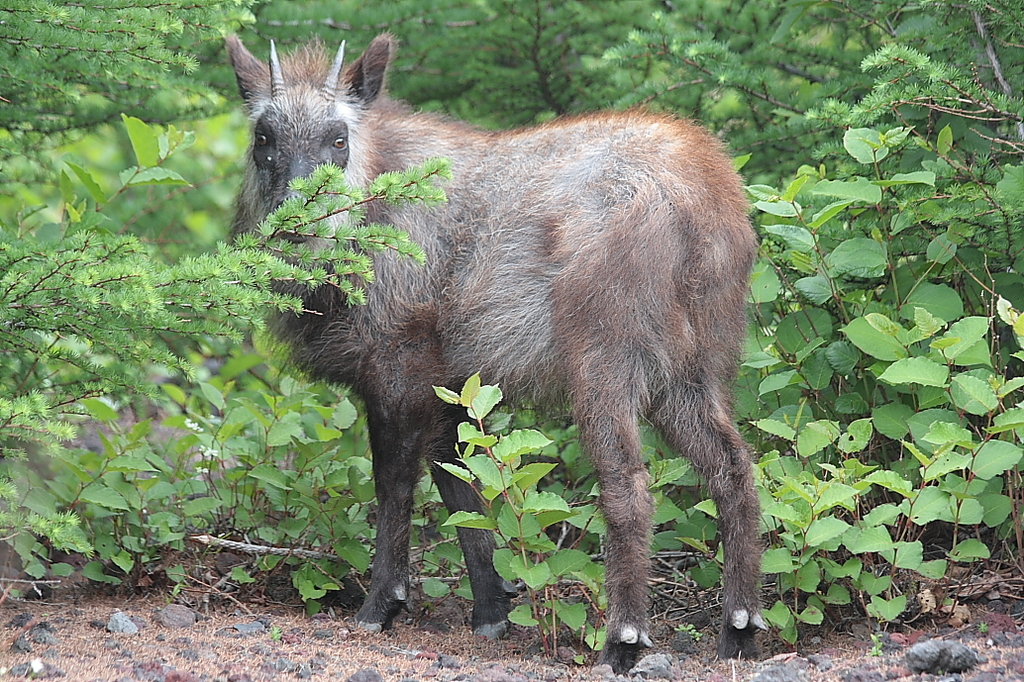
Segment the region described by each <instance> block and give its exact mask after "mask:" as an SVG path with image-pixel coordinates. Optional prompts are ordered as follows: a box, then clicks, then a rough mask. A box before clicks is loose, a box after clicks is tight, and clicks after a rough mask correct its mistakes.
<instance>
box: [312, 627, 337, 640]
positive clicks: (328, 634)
mask: <svg viewBox="0 0 1024 682" xmlns="http://www.w3.org/2000/svg"><path fill="white" fill-rule="evenodd" d="M313 638H314V639H334V630H332V629H330V628H325V629H323V630H313Z"/></svg>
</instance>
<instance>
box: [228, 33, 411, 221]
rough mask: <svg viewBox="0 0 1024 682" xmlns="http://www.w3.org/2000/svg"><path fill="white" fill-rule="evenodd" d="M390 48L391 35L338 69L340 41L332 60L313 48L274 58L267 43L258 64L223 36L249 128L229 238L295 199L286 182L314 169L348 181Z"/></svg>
mask: <svg viewBox="0 0 1024 682" xmlns="http://www.w3.org/2000/svg"><path fill="white" fill-rule="evenodd" d="M394 47H395V41H394V38H392V37H391V36H390V35H386V34H385V35H381V36H378V37H377V38H376V39H374V41H373V42H372V43H371V44H370V46H369V47H368V48H367V49H366V52H364V53H363V54H362V55H361V56H360V57H359V59H357V60H356V61H355V62H353V63H352V64H350V65H349V66H348V67H345V66H344V59H345V43H344V42H342V44H341V47H340V48H339V49H338V52H337V54H336V56H335V57H334V59H333V60H331V59H330V58H329V57H328V56H327V53H326V52H325V51H324V49H323V46H322V45H321V44H320V43H319V42H313V43H310V44H308V45H306V46H304V47H302V48H299V49H298V50H297V51H296V52H294V53H293V54H291V55H288V56H286V57H285V58H283V59H279V57H278V54H277V49H276V46H275V45H274V43H273V41H271V43H270V60H269V62H268V63H266V64H264V63H263V62H261V61H259V60H258V59H256V57H254V56H253V55H252V53H251V52H249V50H248V49H246V47H245V45H243V44H242V41H241V40H239V39H238V38H237V37H235V36H229V37H228V38H227V48H228V55H229V56H230V58H231V64H232V66H233V67H234V70H235V76H236V78H237V79H238V89H239V91H240V92H241V94H242V99H243V100H244V101H245V108H246V112H247V113H248V115H249V119H250V121H251V122H252V144H251V146H250V148H249V159H248V161H249V163H248V164H247V169H246V177H245V181H244V183H243V187H242V192H241V194H240V195H239V207H238V208H239V215H238V217H237V218H236V221H235V232H238V231H245V230H249V229H252V228H254V227H255V226H256V225H257V224H258V223H259V222H260V221H262V220H263V219H264V218H265V217H266V216H267V214H268V213H270V212H271V211H273V210H274V209H275V208H277V207H278V206H280V205H281V204H282V203H283V202H284V201H285V200H286V199H288V198H290V197H292V196H294V192H292V190H290V189H289V188H288V184H289V182H291V181H292V180H293V179H294V178H300V177H306V176H308V175H309V174H310V173H312V172H313V170H314V169H315V168H317V167H318V166H321V165H323V164H327V163H330V164H334V165H335V166H338V167H339V168H342V169H345V170H346V174H347V175H349V176H351V175H352V169H353V166H356V165H358V158H359V156H360V154H359V150H353V149H352V147H353V143H354V142H356V143H357V142H358V140H359V126H360V121H361V119H362V118H363V116H364V114H365V112H366V110H367V109H368V108H369V107H370V105H371V104H372V103H373V102H374V100H375V99H377V96H378V95H379V94H380V93H381V92H382V91H383V86H384V75H385V72H386V70H387V66H388V63H389V62H390V60H391V56H392V54H393V53H394ZM365 153H366V152H365V150H363V154H364V155H365ZM362 180H363V179H362V178H358V179H352V180H350V181H362Z"/></svg>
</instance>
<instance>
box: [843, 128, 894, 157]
mask: <svg viewBox="0 0 1024 682" xmlns="http://www.w3.org/2000/svg"><path fill="white" fill-rule="evenodd" d="M843 147H845V148H846V151H847V153H849V155H850V156H852V157H853V158H854V159H856V160H857V161H858V162H859V163H863V164H865V165H870V164H873V163H875V162H876V161H881V160H882V159H884V158H885V157H886V156H888V155H889V149H888V148H887V147H886V146H885V145H883V144H882V136H881V134H880V133H879V132H878V131H877V130H873V129H871V128H850V129H849V130H847V131H846V133H845V134H844V135H843Z"/></svg>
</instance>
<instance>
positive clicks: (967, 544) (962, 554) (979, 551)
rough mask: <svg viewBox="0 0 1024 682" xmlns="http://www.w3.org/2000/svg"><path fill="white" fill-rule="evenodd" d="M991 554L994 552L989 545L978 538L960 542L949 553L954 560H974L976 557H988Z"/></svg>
mask: <svg viewBox="0 0 1024 682" xmlns="http://www.w3.org/2000/svg"><path fill="white" fill-rule="evenodd" d="M990 556H992V553H991V552H990V551H989V549H988V547H986V546H985V544H984V543H983V542H982V541H981V540H978V539H976V538H968V539H967V540H964V541H962V542H958V543H957V544H956V547H954V548H953V550H952V551H951V552H950V553H949V558H950V559H951V560H953V561H974V560H975V559H988V558H989V557H990Z"/></svg>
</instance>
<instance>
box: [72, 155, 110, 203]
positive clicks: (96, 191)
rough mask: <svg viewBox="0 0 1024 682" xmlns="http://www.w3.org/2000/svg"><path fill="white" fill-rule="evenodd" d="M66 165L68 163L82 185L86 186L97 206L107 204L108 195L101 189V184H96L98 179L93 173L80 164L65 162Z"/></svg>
mask: <svg viewBox="0 0 1024 682" xmlns="http://www.w3.org/2000/svg"><path fill="white" fill-rule="evenodd" d="M64 163H66V164H67V166H68V168H70V169H71V170H72V171H73V172H74V174H75V175H77V176H78V179H79V180H80V181H81V183H82V184H83V185H85V189H86V191H87V192H89V196H91V197H92V199H93V201H95V202H96V203H97V204H105V203H107V195H106V193H105V192H104V191H103V188H102V187H100V186H99V184H98V183H97V182H96V179H95V178H93V176H92V173H90V172H89V171H87V170H86V169H84V168H82V167H81V166H79V165H78V164H74V163H71V162H70V161H65V162H64Z"/></svg>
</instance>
